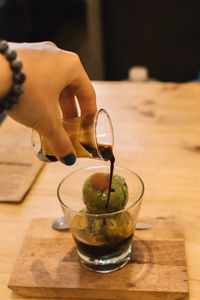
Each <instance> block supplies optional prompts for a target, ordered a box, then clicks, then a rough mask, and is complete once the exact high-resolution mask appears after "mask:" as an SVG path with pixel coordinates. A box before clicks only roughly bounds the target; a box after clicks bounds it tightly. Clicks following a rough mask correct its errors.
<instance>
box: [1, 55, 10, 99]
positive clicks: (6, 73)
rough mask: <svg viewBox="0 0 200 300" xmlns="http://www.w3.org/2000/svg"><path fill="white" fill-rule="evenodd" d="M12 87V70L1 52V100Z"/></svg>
mask: <svg viewBox="0 0 200 300" xmlns="http://www.w3.org/2000/svg"><path fill="white" fill-rule="evenodd" d="M11 87H12V71H11V69H10V67H9V63H8V61H7V60H6V59H5V57H4V56H3V55H2V54H0V101H1V99H3V98H4V97H5V96H6V95H7V94H8V93H9V91H10V89H11Z"/></svg>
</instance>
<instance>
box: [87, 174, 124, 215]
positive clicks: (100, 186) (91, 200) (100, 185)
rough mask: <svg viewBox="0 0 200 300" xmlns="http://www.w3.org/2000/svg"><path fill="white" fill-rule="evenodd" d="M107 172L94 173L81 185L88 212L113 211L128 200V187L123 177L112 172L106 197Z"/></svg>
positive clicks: (122, 206)
mask: <svg viewBox="0 0 200 300" xmlns="http://www.w3.org/2000/svg"><path fill="white" fill-rule="evenodd" d="M109 177H110V176H109V173H95V174H93V175H91V176H90V177H88V178H87V179H86V181H85V183H84V185H83V201H84V203H85V205H86V207H87V210H88V212H89V213H92V214H100V213H107V212H114V211H118V210H121V209H123V208H124V207H125V205H126V203H127V201H128V188H127V184H126V182H125V178H124V177H121V176H119V175H117V174H113V178H112V185H111V193H110V199H109V203H108V207H107V209H106V203H107V199H108V186H109Z"/></svg>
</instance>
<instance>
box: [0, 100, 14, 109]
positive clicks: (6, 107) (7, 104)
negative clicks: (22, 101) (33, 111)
mask: <svg viewBox="0 0 200 300" xmlns="http://www.w3.org/2000/svg"><path fill="white" fill-rule="evenodd" d="M0 101H1V105H2V107H3V109H4V110H9V109H10V108H11V107H12V104H11V103H10V102H8V101H7V99H3V100H0Z"/></svg>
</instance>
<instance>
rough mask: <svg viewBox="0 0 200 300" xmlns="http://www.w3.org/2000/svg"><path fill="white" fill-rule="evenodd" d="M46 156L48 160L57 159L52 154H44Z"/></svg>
mask: <svg viewBox="0 0 200 300" xmlns="http://www.w3.org/2000/svg"><path fill="white" fill-rule="evenodd" d="M46 157H47V158H48V160H50V161H52V162H54V161H58V160H57V158H56V157H55V156H53V155H48V154H46Z"/></svg>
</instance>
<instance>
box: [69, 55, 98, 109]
mask: <svg viewBox="0 0 200 300" xmlns="http://www.w3.org/2000/svg"><path fill="white" fill-rule="evenodd" d="M76 68H77V69H76V77H75V79H74V80H73V82H72V83H71V84H70V86H71V88H72V89H73V92H74V95H76V97H77V99H78V103H79V106H80V109H81V115H87V114H95V113H96V112H97V104H96V94H95V90H94V88H93V86H92V83H91V81H90V79H89V77H88V75H87V74H86V72H85V70H84V68H83V66H82V64H81V62H80V60H79V59H78V61H77V66H76Z"/></svg>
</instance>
